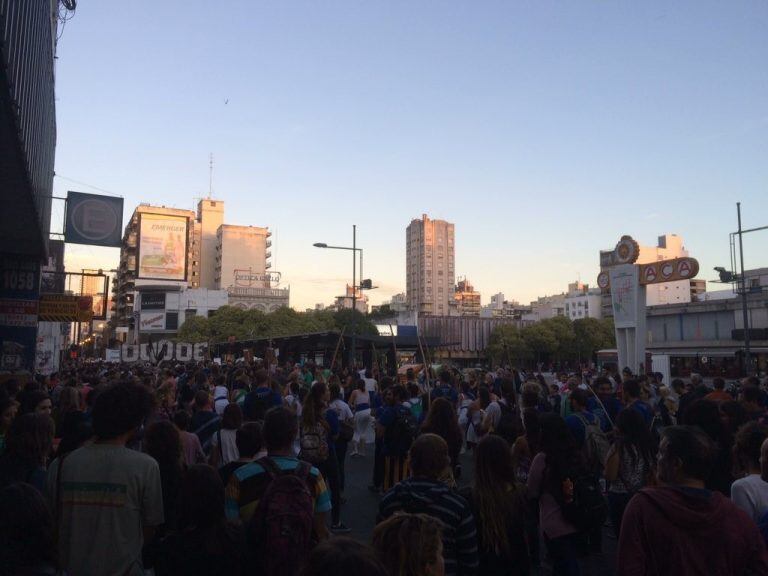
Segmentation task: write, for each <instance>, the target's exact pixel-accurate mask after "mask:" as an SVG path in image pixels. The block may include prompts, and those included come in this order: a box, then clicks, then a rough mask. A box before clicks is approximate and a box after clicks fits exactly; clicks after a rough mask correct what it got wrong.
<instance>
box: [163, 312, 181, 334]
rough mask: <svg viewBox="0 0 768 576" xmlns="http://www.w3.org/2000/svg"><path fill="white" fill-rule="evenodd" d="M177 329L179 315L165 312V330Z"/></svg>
mask: <svg viewBox="0 0 768 576" xmlns="http://www.w3.org/2000/svg"><path fill="white" fill-rule="evenodd" d="M178 328H179V313H178V312H166V313H165V329H166V330H177V329H178Z"/></svg>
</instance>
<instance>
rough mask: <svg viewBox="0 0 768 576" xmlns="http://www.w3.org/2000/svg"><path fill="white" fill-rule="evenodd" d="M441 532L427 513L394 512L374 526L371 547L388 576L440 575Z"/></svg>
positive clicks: (440, 527) (442, 561)
mask: <svg viewBox="0 0 768 576" xmlns="http://www.w3.org/2000/svg"><path fill="white" fill-rule="evenodd" d="M442 533H443V524H442V522H440V520H438V519H436V518H433V517H432V516H429V515H428V514H405V513H397V514H394V515H393V516H390V517H389V518H387V519H386V520H384V521H383V522H381V523H379V524H378V525H377V526H376V528H374V529H373V547H374V549H375V550H376V552H377V554H378V556H379V559H380V560H381V562H382V563H383V564H384V566H385V567H386V569H387V573H388V574H389V575H390V576H443V575H444V574H445V561H444V560H443V541H442Z"/></svg>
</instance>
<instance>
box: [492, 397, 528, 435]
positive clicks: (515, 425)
mask: <svg viewBox="0 0 768 576" xmlns="http://www.w3.org/2000/svg"><path fill="white" fill-rule="evenodd" d="M498 404H499V408H501V416H500V417H499V423H498V424H497V425H496V428H494V430H493V433H494V434H496V435H497V436H501V437H502V438H504V440H506V441H507V442H509V444H510V446H511V445H512V444H514V443H515V440H516V439H517V437H518V436H519V435H520V431H521V430H522V422H521V420H520V416H518V414H517V411H516V410H515V409H514V408H513V407H512V406H509V404H507V403H506V402H501V401H499V403H498Z"/></svg>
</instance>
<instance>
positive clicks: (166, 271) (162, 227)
mask: <svg viewBox="0 0 768 576" xmlns="http://www.w3.org/2000/svg"><path fill="white" fill-rule="evenodd" d="M188 224H189V223H188V221H187V218H185V217H184V216H166V215H164V214H146V213H142V214H141V215H140V217H139V246H138V252H139V257H138V261H137V268H138V270H137V271H136V276H137V278H140V279H143V280H176V281H183V280H186V279H187V226H188Z"/></svg>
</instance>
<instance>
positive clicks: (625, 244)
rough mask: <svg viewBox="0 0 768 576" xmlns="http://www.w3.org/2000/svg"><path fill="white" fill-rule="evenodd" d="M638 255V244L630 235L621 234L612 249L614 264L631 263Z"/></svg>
mask: <svg viewBox="0 0 768 576" xmlns="http://www.w3.org/2000/svg"><path fill="white" fill-rule="evenodd" d="M638 256H640V245H639V244H638V243H637V242H636V241H635V240H634V238H632V236H622V237H621V240H619V243H618V244H616V248H615V249H614V251H613V257H614V260H615V262H616V264H632V263H633V262H634V261H635V260H637V257H638Z"/></svg>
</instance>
